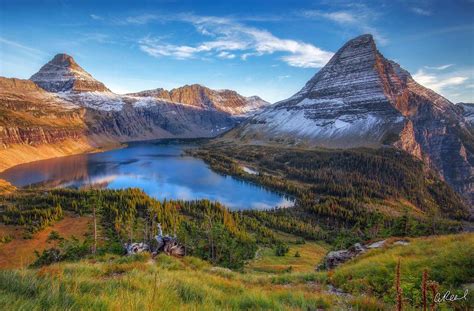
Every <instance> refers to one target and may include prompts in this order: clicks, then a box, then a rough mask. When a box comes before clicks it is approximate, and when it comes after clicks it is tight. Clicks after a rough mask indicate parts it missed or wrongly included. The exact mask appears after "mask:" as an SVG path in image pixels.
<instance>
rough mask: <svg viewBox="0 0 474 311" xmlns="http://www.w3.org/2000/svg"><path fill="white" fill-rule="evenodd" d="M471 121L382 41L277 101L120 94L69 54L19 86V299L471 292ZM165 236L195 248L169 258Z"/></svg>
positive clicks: (2, 110) (233, 306)
mask: <svg viewBox="0 0 474 311" xmlns="http://www.w3.org/2000/svg"><path fill="white" fill-rule="evenodd" d="M471 110H472V109H471V105H470V104H464V103H460V104H458V105H455V104H453V103H451V102H450V101H449V100H447V99H446V98H444V97H443V96H441V95H438V94H437V93H435V92H434V91H432V90H430V89H428V88H425V87H424V86H422V85H421V84H418V83H417V82H416V81H415V80H414V79H413V78H412V76H411V75H410V73H408V71H406V70H404V69H402V68H401V67H400V66H399V65H398V64H397V63H395V62H393V61H390V60H388V59H386V58H385V57H384V56H383V55H382V54H381V53H380V51H379V50H378V48H377V46H376V44H375V41H374V38H373V36H372V35H362V36H358V37H356V38H353V39H351V40H349V41H348V42H347V43H346V44H344V45H343V46H342V47H341V48H340V49H339V50H338V51H337V52H336V53H335V54H334V55H333V56H332V58H331V59H330V60H329V62H328V63H327V64H326V65H325V66H324V67H322V68H321V69H320V70H319V71H318V72H317V73H316V74H315V75H314V76H313V77H312V78H311V79H310V80H309V81H308V82H307V83H306V85H305V86H304V87H303V88H302V89H301V90H300V91H299V92H297V93H296V94H295V95H293V96H291V97H290V98H288V99H286V100H283V101H279V102H277V103H274V104H270V103H268V102H266V101H264V100H263V99H261V98H260V97H258V96H243V95H241V94H239V93H237V92H235V91H233V90H228V89H225V90H215V89H211V88H208V87H205V86H203V85H200V84H191V85H185V86H181V87H175V88H172V89H170V90H166V89H164V88H161V87H160V86H159V85H157V88H154V89H149V90H144V91H139V92H133V93H127V94H117V93H114V92H112V91H111V89H109V88H108V87H107V86H106V85H105V84H104V83H102V82H100V81H99V80H97V79H95V78H94V77H93V76H92V75H91V74H89V73H88V72H87V71H86V70H84V69H83V68H82V67H81V66H80V65H79V64H78V63H76V61H75V60H74V58H73V57H72V56H70V55H67V54H63V53H61V54H57V55H56V56H54V57H53V58H52V59H51V61H49V62H48V63H46V64H45V65H44V66H42V67H41V68H40V70H39V71H38V72H37V73H35V74H33V75H32V76H31V78H30V79H29V80H22V79H16V78H4V77H0V306H2V305H8V306H10V307H11V308H12V309H28V310H29V309H32V310H36V309H37V310H44V309H56V310H58V309H71V310H76V309H77V310H82V309H98V310H99V309H100V310H104V309H105V310H109V309H120V308H122V309H123V308H125V309H130V310H143V309H147V310H157V309H158V310H160V309H166V310H174V309H179V310H183V309H184V310H319V309H329V310H389V309H396V308H397V309H398V310H401V305H402V304H403V307H404V310H419V309H420V308H422V307H424V306H426V304H427V301H430V302H433V301H434V298H435V296H436V294H437V293H441V292H445V291H447V290H451V291H452V292H453V293H455V294H459V295H461V294H462V293H464V292H465V290H468V291H469V290H472V282H473V280H474V275H473V272H474V266H473V261H472V254H473V253H474V249H473V245H474V243H473V242H474V241H473V238H474V235H473V233H472V232H470V230H471V229H472V217H473V213H474V210H473V198H474V197H473V190H474V188H473V184H474V183H473V172H474V169H473V164H474V136H473V135H474V134H473V128H472V120H471V119H472V116H471V112H472V111H471ZM162 229H163V232H164V234H165V235H163V234H162V233H163V232H161V230H162ZM160 232H161V233H160ZM163 236H164V237H166V238H167V239H169V241H175V242H176V241H177V242H176V245H174V247H178V246H179V247H182V249H183V250H184V251H183V252H184V256H178V255H176V256H172V255H173V253H171V252H168V251H165V248H164V247H163V248H162V249H160V248H159V247H157V248H156V250H157V251H152V249H153V246H154V244H156V243H160V240H159V238H158V237H160V238H162V237H163ZM140 242H141V243H143V244H144V245H145V246H146V247H145V246H143V245H139V248H138V249H139V250H137V251H136V252H137V254H128V255H125V249H127V251H128V249H129V246H133V245H134V244H132V243H140ZM173 243H174V242H173ZM163 245H164V244H163ZM368 245H377V246H374V247H368ZM135 246H137V245H135ZM142 247H143V250H144V251H143V252H141V250H142ZM132 249H133V248H132ZM354 249H359V250H360V249H362V250H361V251H360V253H357V254H356V255H354V256H351V257H350V258H346V259H344V261H342V262H341V263H338V264H337V265H335V266H331V265H329V264H327V258H328V255H329V254H333V255H334V254H335V255H336V256H341V254H345V253H347V252H352V251H353V250H354ZM427 282H428V283H427ZM427 291H428V292H427ZM472 299H473V296H472V295H471V296H469V299H466V300H462V301H457V302H454V303H448V302H442V303H440V304H439V305H438V306H437V308H439V309H440V310H450V309H455V310H468V309H469V308H470V306H472V305H473V301H472ZM431 307H432V308H433V310H434V306H433V305H432V306H431Z"/></svg>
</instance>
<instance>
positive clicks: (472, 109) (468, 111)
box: [456, 103, 474, 127]
mask: <svg viewBox="0 0 474 311" xmlns="http://www.w3.org/2000/svg"><path fill="white" fill-rule="evenodd" d="M456 105H458V106H460V107H462V109H463V115H464V118H465V119H466V121H467V122H468V123H469V124H470V125H471V126H472V127H474V103H457V104H456Z"/></svg>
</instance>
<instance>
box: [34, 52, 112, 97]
mask: <svg viewBox="0 0 474 311" xmlns="http://www.w3.org/2000/svg"><path fill="white" fill-rule="evenodd" d="M30 80H31V81H33V82H35V83H36V84H37V85H38V86H40V87H41V88H43V89H45V90H46V91H49V92H87V91H90V92H94V91H99V92H103V91H109V89H108V88H107V87H106V86H105V85H104V84H103V83H102V82H99V81H97V80H96V79H94V78H93V77H92V76H91V75H90V74H89V73H88V72H87V71H85V70H84V69H82V68H81V66H79V65H78V64H77V63H76V62H75V61H74V59H73V58H72V57H71V56H69V55H67V54H57V55H56V56H55V57H54V58H53V59H52V60H51V61H49V62H48V63H47V64H46V65H44V66H43V67H41V69H40V70H39V71H38V72H37V73H35V74H34V75H32V76H31V78H30Z"/></svg>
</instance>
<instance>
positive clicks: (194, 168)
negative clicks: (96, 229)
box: [0, 142, 293, 209]
mask: <svg viewBox="0 0 474 311" xmlns="http://www.w3.org/2000/svg"><path fill="white" fill-rule="evenodd" d="M190 147H192V146H190V145H183V144H160V143H157V142H146V143H134V144H131V145H130V146H129V147H127V148H124V149H117V150H112V151H108V152H104V153H95V154H85V155H76V156H69V157H63V158H56V159H50V160H44V161H38V162H32V163H27V164H22V165H18V166H16V167H13V168H11V169H9V170H6V171H5V172H3V173H0V178H1V179H5V180H8V181H9V182H10V183H12V184H14V185H15V186H17V187H26V186H30V185H41V186H46V187H75V188H79V187H83V186H89V185H92V186H95V187H105V188H110V189H121V188H128V187H138V188H141V189H143V190H144V191H145V192H146V193H148V194H149V195H151V196H153V197H155V198H157V199H164V198H167V199H182V200H195V199H209V200H212V201H219V202H221V203H223V204H225V205H226V206H228V207H229V208H232V209H265V208H272V207H276V206H282V207H288V206H291V205H293V202H292V201H291V200H289V199H287V198H285V197H283V196H281V195H279V194H276V193H274V192H270V191H268V190H266V189H264V188H262V187H259V186H257V185H253V184H250V183H247V182H243V181H240V180H237V179H235V178H233V177H231V176H222V175H219V174H217V173H215V172H213V171H212V170H211V169H210V168H209V167H208V166H207V165H206V164H205V163H204V162H203V161H202V160H200V159H197V158H193V157H190V156H182V151H183V148H190Z"/></svg>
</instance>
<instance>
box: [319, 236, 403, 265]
mask: <svg viewBox="0 0 474 311" xmlns="http://www.w3.org/2000/svg"><path fill="white" fill-rule="evenodd" d="M409 243H410V242H408V241H406V240H398V241H392V243H391V244H392V245H401V246H404V245H408V244H409ZM387 244H388V242H387V240H381V241H377V242H374V243H370V244H360V243H356V244H354V245H352V246H351V247H349V248H348V249H341V250H338V251H331V252H329V253H327V255H326V257H324V260H323V263H322V264H321V265H319V266H318V267H317V269H318V270H320V269H322V268H324V269H328V270H330V269H334V268H335V267H337V266H339V265H341V264H343V263H345V262H347V261H349V260H351V259H353V258H355V257H357V256H360V255H362V254H364V253H366V252H367V251H369V250H371V249H377V248H382V247H385V246H387Z"/></svg>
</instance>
